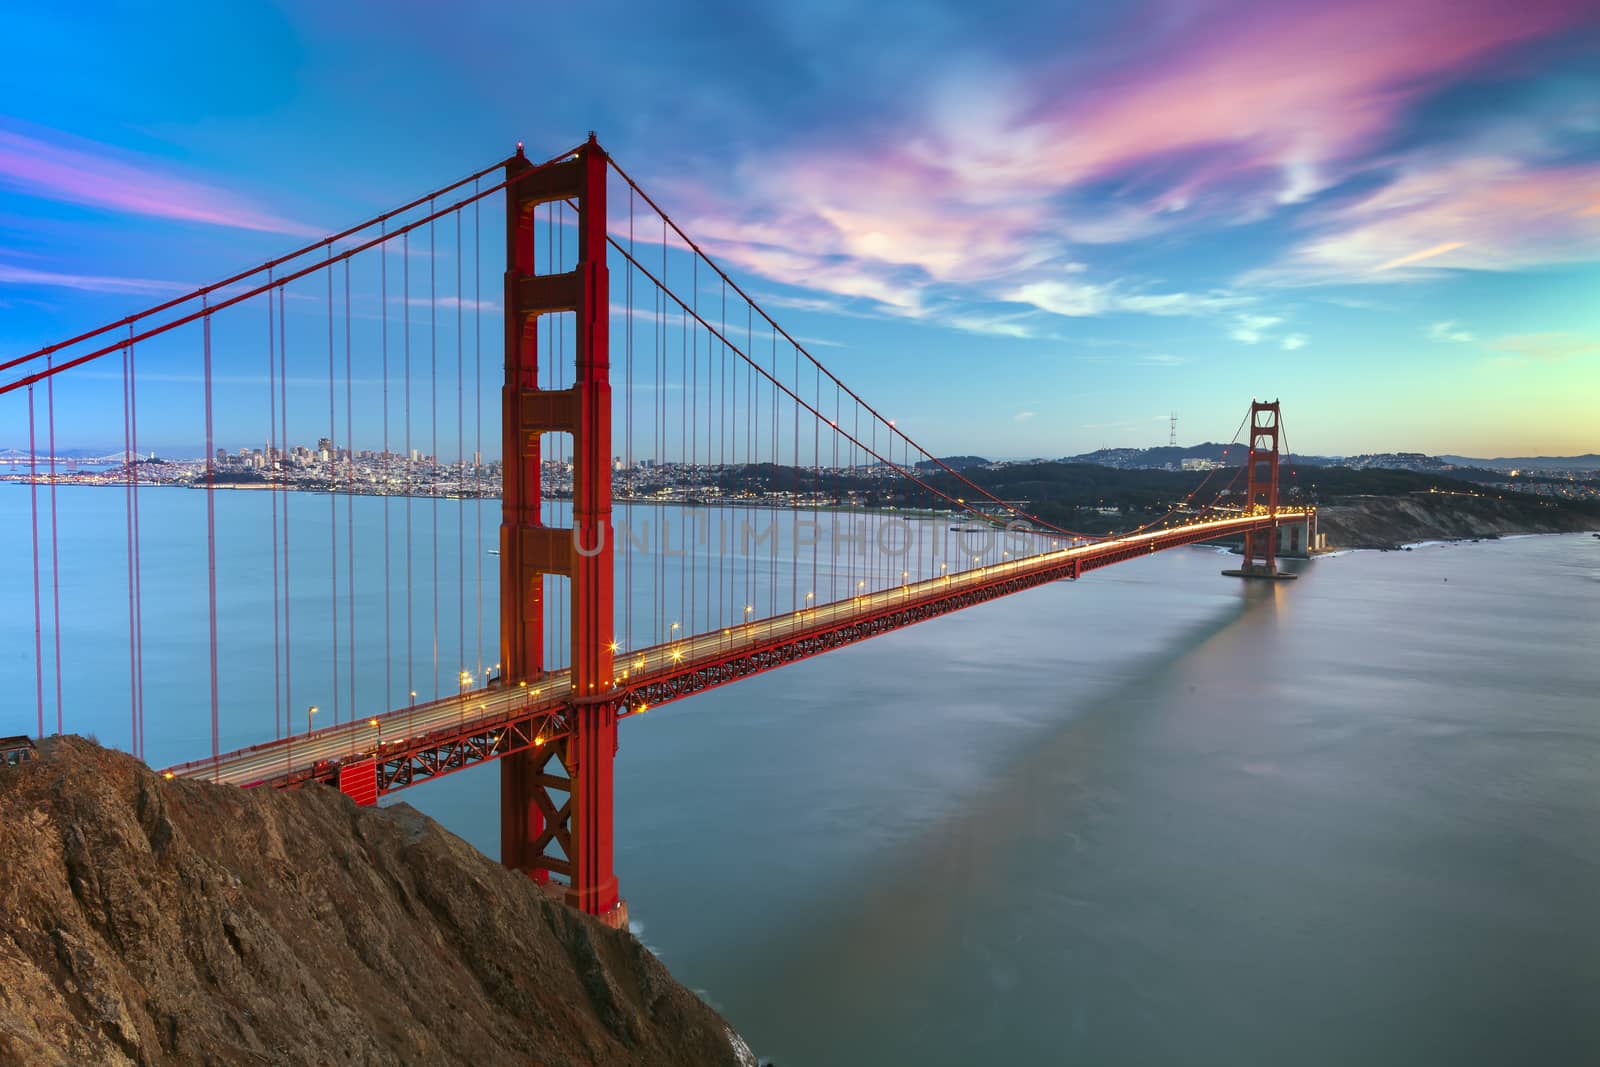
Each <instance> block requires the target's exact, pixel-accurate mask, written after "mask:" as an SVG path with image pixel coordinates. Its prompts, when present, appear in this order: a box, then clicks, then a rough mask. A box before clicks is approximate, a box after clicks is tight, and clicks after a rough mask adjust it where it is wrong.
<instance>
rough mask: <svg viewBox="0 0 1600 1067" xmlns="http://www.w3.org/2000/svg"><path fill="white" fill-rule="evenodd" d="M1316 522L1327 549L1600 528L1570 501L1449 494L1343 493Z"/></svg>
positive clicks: (1597, 519) (1599, 517) (1595, 519)
mask: <svg viewBox="0 0 1600 1067" xmlns="http://www.w3.org/2000/svg"><path fill="white" fill-rule="evenodd" d="M1317 522H1318V525H1319V527H1320V529H1321V530H1322V532H1323V533H1325V534H1327V535H1328V547H1329V548H1397V547H1399V546H1400V545H1403V544H1406V543H1408V542H1413V541H1450V540H1461V539H1465V538H1474V537H1502V536H1505V535H1507V534H1519V533H1569V532H1576V531H1581V530H1597V529H1600V515H1595V514H1589V513H1587V512H1585V511H1584V510H1580V509H1578V508H1575V507H1572V506H1565V507H1562V506H1556V505H1553V504H1547V503H1545V502H1544V501H1540V500H1534V499H1530V498H1527V497H1512V498H1507V499H1499V498H1497V497H1491V496H1465V495H1458V494H1453V493H1437V494H1435V493H1412V494H1410V495H1409V496H1381V497H1380V496H1371V497H1347V498H1344V499H1341V500H1338V501H1335V502H1331V503H1329V504H1327V505H1324V506H1323V507H1321V508H1320V509H1318V513H1317Z"/></svg>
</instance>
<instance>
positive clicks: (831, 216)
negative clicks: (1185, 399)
mask: <svg viewBox="0 0 1600 1067" xmlns="http://www.w3.org/2000/svg"><path fill="white" fill-rule="evenodd" d="M1580 7H1581V5H1578V4H1574V3H1572V2H1570V0H1526V2H1522V3H1518V4H1507V3H1505V2H1503V0H1410V2H1405V3H1401V2H1395V0H1351V2H1346V3H1340V4H1337V5H1333V4H1326V5H1295V4H1282V3H1277V2H1271V3H1269V2H1265V0H1252V2H1249V3H1245V4H1236V5H1233V6H1232V7H1217V8H1212V9H1208V10H1206V11H1205V12H1204V13H1203V15H1199V16H1197V15H1194V14H1193V13H1192V12H1190V13H1188V14H1187V16H1186V17H1185V18H1182V19H1174V20H1169V22H1170V23H1171V24H1170V25H1169V26H1167V27H1166V28H1165V29H1163V28H1162V26H1161V21H1160V20H1159V19H1157V20H1150V19H1148V17H1147V16H1144V21H1143V22H1142V23H1141V24H1140V25H1138V26H1137V27H1132V26H1130V38H1129V39H1130V40H1133V41H1134V44H1133V46H1132V47H1133V56H1132V58H1131V59H1128V58H1123V57H1126V56H1127V55H1128V52H1127V51H1126V50H1124V51H1122V52H1121V53H1119V58H1118V59H1117V60H1116V61H1115V62H1116V65H1115V66H1114V67H1110V68H1105V69H1100V70H1087V71H1086V70H1085V68H1084V66H1083V65H1082V64H1079V65H1075V66H1072V67H1070V68H1064V70H1063V71H1060V72H1051V71H1035V72H1031V73H1028V72H1025V73H1022V74H1020V75H1019V74H1016V73H1013V72H994V73H993V74H992V76H970V75H969V76H965V77H952V78H950V79H947V80H946V81H945V82H943V83H940V84H936V85H935V86H934V88H933V89H932V90H931V92H930V95H929V99H928V101H927V108H926V110H925V112H924V113H923V114H921V115H920V116H917V117H915V118H913V119H910V120H907V121H905V122H904V123H903V124H902V125H901V126H900V127H899V128H898V129H891V130H890V132H889V133H888V134H887V135H884V134H882V133H881V131H880V132H878V135H877V137H876V138H875V139H872V140H868V139H865V138H863V137H862V136H861V135H860V134H859V132H858V131H853V130H851V131H840V132H839V133H838V134H837V135H836V136H837V141H836V142H835V144H834V145H828V144H824V145H823V146H821V147H820V148H819V146H818V145H816V144H809V145H807V146H806V147H805V148H803V149H801V150H796V151H785V152H782V153H777V154H772V155H766V156H760V157H751V158H747V159H745V160H744V161H743V162H742V163H741V164H740V165H739V166H738V167H737V168H736V171H735V175H736V182H737V184H738V185H739V187H740V190H739V195H740V196H741V198H742V201H743V204H742V207H741V208H737V209H734V210H732V211H730V210H728V209H727V208H725V207H717V206H706V207H703V208H702V210H701V211H699V212H698V213H690V214H686V215H685V216H684V217H685V219H686V225H688V227H689V229H690V232H692V233H694V234H695V236H696V238H697V239H705V240H706V241H707V242H708V244H710V245H711V246H712V247H713V248H714V250H715V251H717V252H718V253H719V254H721V255H723V256H724V257H725V258H727V259H729V260H731V261H732V262H735V263H737V264H739V265H740V266H742V267H744V268H746V269H750V270H754V271H756V272H758V273H761V274H763V275H765V276H767V277H770V278H774V279H776V280H778V281H782V282H786V283H788V284H791V285H795V286H798V287H802V288H808V289H812V290H817V291H824V292H830V293H834V294H836V295H841V296H847V297H852V298H858V299H865V300H871V301H876V302H879V303H881V304H883V305H884V310H888V311H891V312H893V313H897V314H911V315H927V314H928V311H927V309H928V308H929V307H930V306H936V305H937V301H934V300H930V299H929V298H928V296H927V295H926V294H927V293H928V292H929V291H930V290H940V289H943V288H949V287H956V288H960V289H962V290H964V292H965V295H977V296H979V297H983V298H986V299H996V298H1006V297H1007V296H1009V297H1010V298H1012V299H1016V298H1017V294H1024V295H1025V294H1027V293H1029V292H1035V293H1041V294H1045V295H1049V294H1051V293H1055V292H1057V290H1058V289H1060V288H1061V287H1063V286H1065V287H1067V288H1070V289H1072V290H1073V292H1074V293H1076V294H1079V295H1082V294H1085V293H1100V294H1104V293H1106V292H1120V293H1135V294H1137V293H1139V292H1140V290H1141V289H1142V287H1140V286H1137V285H1134V286H1129V285H1128V284H1127V283H1119V282H1117V281H1115V280H1086V279H1064V278H1063V272H1064V271H1069V272H1070V271H1071V270H1072V269H1073V266H1074V265H1073V263H1072V261H1073V260H1074V259H1075V258H1076V257H1075V256H1073V255H1072V249H1073V248H1074V247H1075V246H1076V245H1081V244H1094V243H1117V242H1120V241H1126V240H1133V239H1138V238H1141V237H1146V236H1149V235H1151V234H1154V233H1157V232H1160V231H1162V230H1164V229H1167V228H1169V227H1171V226H1173V225H1175V224H1176V223H1178V222H1180V221H1183V220H1186V219H1189V218H1191V217H1194V216H1196V215H1199V214H1208V213H1212V212H1214V211H1216V210H1218V209H1219V207H1220V209H1221V211H1222V212H1223V213H1224V214H1225V215H1227V216H1228V217H1230V218H1231V219H1239V218H1244V217H1259V216H1260V215H1262V214H1265V213H1270V212H1271V211H1273V210H1277V209H1278V208H1279V207H1280V206H1281V205H1284V204H1290V203H1296V202H1300V201H1304V200H1306V199H1308V198H1310V197H1312V196H1313V195H1315V194H1316V193H1317V192H1319V191H1321V190H1322V189H1324V188H1326V187H1328V186H1329V185H1331V184H1333V183H1335V182H1337V181H1339V180H1341V179H1343V178H1345V177H1348V176H1350V175H1351V174H1352V173H1355V172H1356V171H1357V170H1358V169H1359V168H1360V167H1361V166H1363V165H1364V164H1363V162H1362V160H1363V157H1364V156H1370V154H1371V153H1372V151H1373V150H1374V149H1375V148H1376V147H1378V146H1380V145H1381V144H1382V143H1383V142H1384V141H1385V139H1386V138H1387V137H1388V136H1389V135H1391V134H1392V133H1393V132H1394V131H1395V130H1396V129H1397V128H1398V127H1399V125H1400V123H1401V122H1402V121H1403V119H1404V118H1405V116H1406V114H1407V109H1408V108H1409V107H1410V106H1411V105H1412V104H1414V103H1415V102H1417V101H1418V100H1419V99H1421V98H1422V96H1423V95H1424V94H1426V93H1428V92H1431V91H1433V90H1436V89H1438V88H1440V87H1442V86H1444V85H1446V84H1448V83H1449V82H1451V81H1452V80H1453V79H1458V78H1460V77H1462V76H1463V75H1466V74H1469V73H1471V72H1472V71H1474V70H1478V69H1483V68H1485V67H1487V66H1488V65H1489V64H1491V63H1492V62H1494V59H1495V57H1496V55H1498V54H1500V53H1502V52H1504V51H1505V50H1506V49H1508V48H1511V47H1514V46H1516V45H1518V44H1520V43H1524V42H1528V41H1532V40H1535V39H1540V38H1544V37H1549V36H1551V35H1552V34H1554V33H1557V32H1559V31H1560V30H1562V29H1563V28H1566V27H1568V26H1571V25H1573V24H1575V23H1578V22H1580V21H1582V20H1583V19H1585V18H1591V17H1592V15H1591V14H1586V13H1585V12H1584V11H1582V10H1580ZM1107 51H1108V52H1113V53H1114V52H1115V50H1114V49H1108V50H1107ZM835 145H836V146H835ZM1152 169H1154V170H1156V171H1158V172H1159V173H1161V174H1162V175H1164V178H1163V179H1162V180H1161V181H1159V182H1156V183H1154V185H1155V191H1153V192H1149V191H1147V192H1144V193H1142V194H1141V195H1140V196H1139V197H1132V196H1126V195H1125V196H1123V197H1120V198H1117V199H1114V200H1110V201H1108V200H1106V199H1105V198H1104V197H1099V198H1096V199H1094V200H1089V199H1087V194H1088V193H1089V192H1090V191H1091V185H1093V187H1094V188H1095V189H1103V184H1102V183H1108V182H1114V181H1118V180H1126V179H1128V178H1130V177H1131V176H1133V175H1136V174H1140V173H1141V172H1149V171H1151V170H1152ZM1151 184H1152V183H1151V182H1150V180H1149V179H1148V177H1146V178H1144V179H1143V180H1142V184H1141V186H1140V188H1143V187H1145V186H1150V185H1151ZM697 199H700V198H697ZM1219 201H1220V203H1219ZM701 202H702V204H706V205H709V204H711V203H712V202H711V201H710V200H709V199H708V198H706V199H701ZM1586 206H1588V207H1590V208H1595V207H1596V206H1597V205H1596V204H1595V198H1593V197H1591V198H1590V200H1589V202H1588V205H1586ZM1452 239H1453V238H1441V239H1440V240H1437V241H1434V242H1432V244H1430V245H1421V246H1416V247H1407V248H1405V249H1403V250H1401V251H1399V252H1396V253H1394V254H1393V255H1390V256H1389V257H1388V259H1396V258H1399V257H1401V256H1405V255H1408V254H1411V253H1415V252H1420V251H1425V250H1426V249H1428V248H1432V247H1435V246H1438V245H1441V244H1444V243H1447V242H1448V241H1449V240H1452ZM1450 254H1455V253H1454V252H1452V253H1449V254H1445V253H1441V254H1438V255H1437V256H1436V257H1435V258H1437V259H1438V260H1439V261H1440V262H1441V263H1443V262H1447V261H1448V255H1450ZM1380 262H1387V260H1382V261H1380ZM1418 265H1420V261H1419V264H1418ZM1405 266H1407V265H1402V267H1401V269H1404V267H1405ZM1047 283H1053V284H1054V285H1055V287H1056V288H1049V285H1048V284H1047ZM1157 297H1158V298H1159V299H1157V300H1156V301H1155V302H1149V301H1146V303H1147V304H1148V306H1147V307H1143V308H1141V306H1140V304H1139V302H1138V301H1137V300H1136V301H1134V302H1133V303H1131V304H1130V303H1126V302H1119V301H1115V300H1106V299H1095V300H1093V301H1090V304H1089V305H1085V304H1083V302H1082V301H1081V300H1074V301H1072V302H1070V306H1071V307H1072V308H1073V309H1074V311H1082V312H1083V313H1089V314H1100V313H1105V312H1108V311H1141V310H1144V311H1150V310H1152V309H1155V308H1160V309H1162V310H1165V311H1168V312H1169V313H1170V312H1171V311H1172V310H1173V309H1189V310H1191V311H1192V312H1194V313H1205V312H1206V311H1207V310H1209V309H1208V307H1207V305H1206V303H1205V302H1204V301H1198V300H1186V299H1183V298H1184V297H1185V294H1157ZM1046 303H1054V304H1057V305H1060V304H1061V301H1059V300H1054V301H1048V302H1046ZM1091 305H1092V306H1091ZM1038 306H1040V307H1041V308H1045V309H1046V310H1051V309H1050V308H1049V307H1047V306H1046V304H1045V303H1041V304H1039V305H1038Z"/></svg>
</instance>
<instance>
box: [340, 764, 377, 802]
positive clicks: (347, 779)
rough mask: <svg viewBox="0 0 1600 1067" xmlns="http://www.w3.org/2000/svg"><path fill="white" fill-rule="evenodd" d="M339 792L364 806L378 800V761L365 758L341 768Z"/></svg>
mask: <svg viewBox="0 0 1600 1067" xmlns="http://www.w3.org/2000/svg"><path fill="white" fill-rule="evenodd" d="M339 792H341V793H343V794H344V795H345V796H347V797H349V798H350V799H351V800H353V801H355V802H356V803H357V804H359V805H361V806H362V807H364V808H370V807H371V806H372V805H374V804H376V803H377V802H378V762H377V760H374V759H364V760H360V761H358V762H356V763H346V764H345V765H344V766H342V767H340V768H339Z"/></svg>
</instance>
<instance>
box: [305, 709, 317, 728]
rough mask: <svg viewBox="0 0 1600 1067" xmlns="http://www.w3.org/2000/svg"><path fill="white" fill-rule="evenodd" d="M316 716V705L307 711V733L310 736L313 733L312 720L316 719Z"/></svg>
mask: <svg viewBox="0 0 1600 1067" xmlns="http://www.w3.org/2000/svg"><path fill="white" fill-rule="evenodd" d="M316 714H317V706H316V705H315V704H313V705H311V706H310V707H309V708H307V709H306V733H308V734H309V733H310V732H311V720H312V719H313V718H315V717H316Z"/></svg>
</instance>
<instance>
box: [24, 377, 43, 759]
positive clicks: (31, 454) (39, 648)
mask: <svg viewBox="0 0 1600 1067" xmlns="http://www.w3.org/2000/svg"><path fill="white" fill-rule="evenodd" d="M33 441H34V438H33V386H31V385H30V386H28V510H29V514H30V516H31V517H32V521H33V677H34V689H35V696H36V699H37V703H38V712H39V739H40V740H43V739H44V634H43V633H42V625H41V622H40V619H41V615H40V609H39V453H38V452H37V451H35V448H34V443H33Z"/></svg>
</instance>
